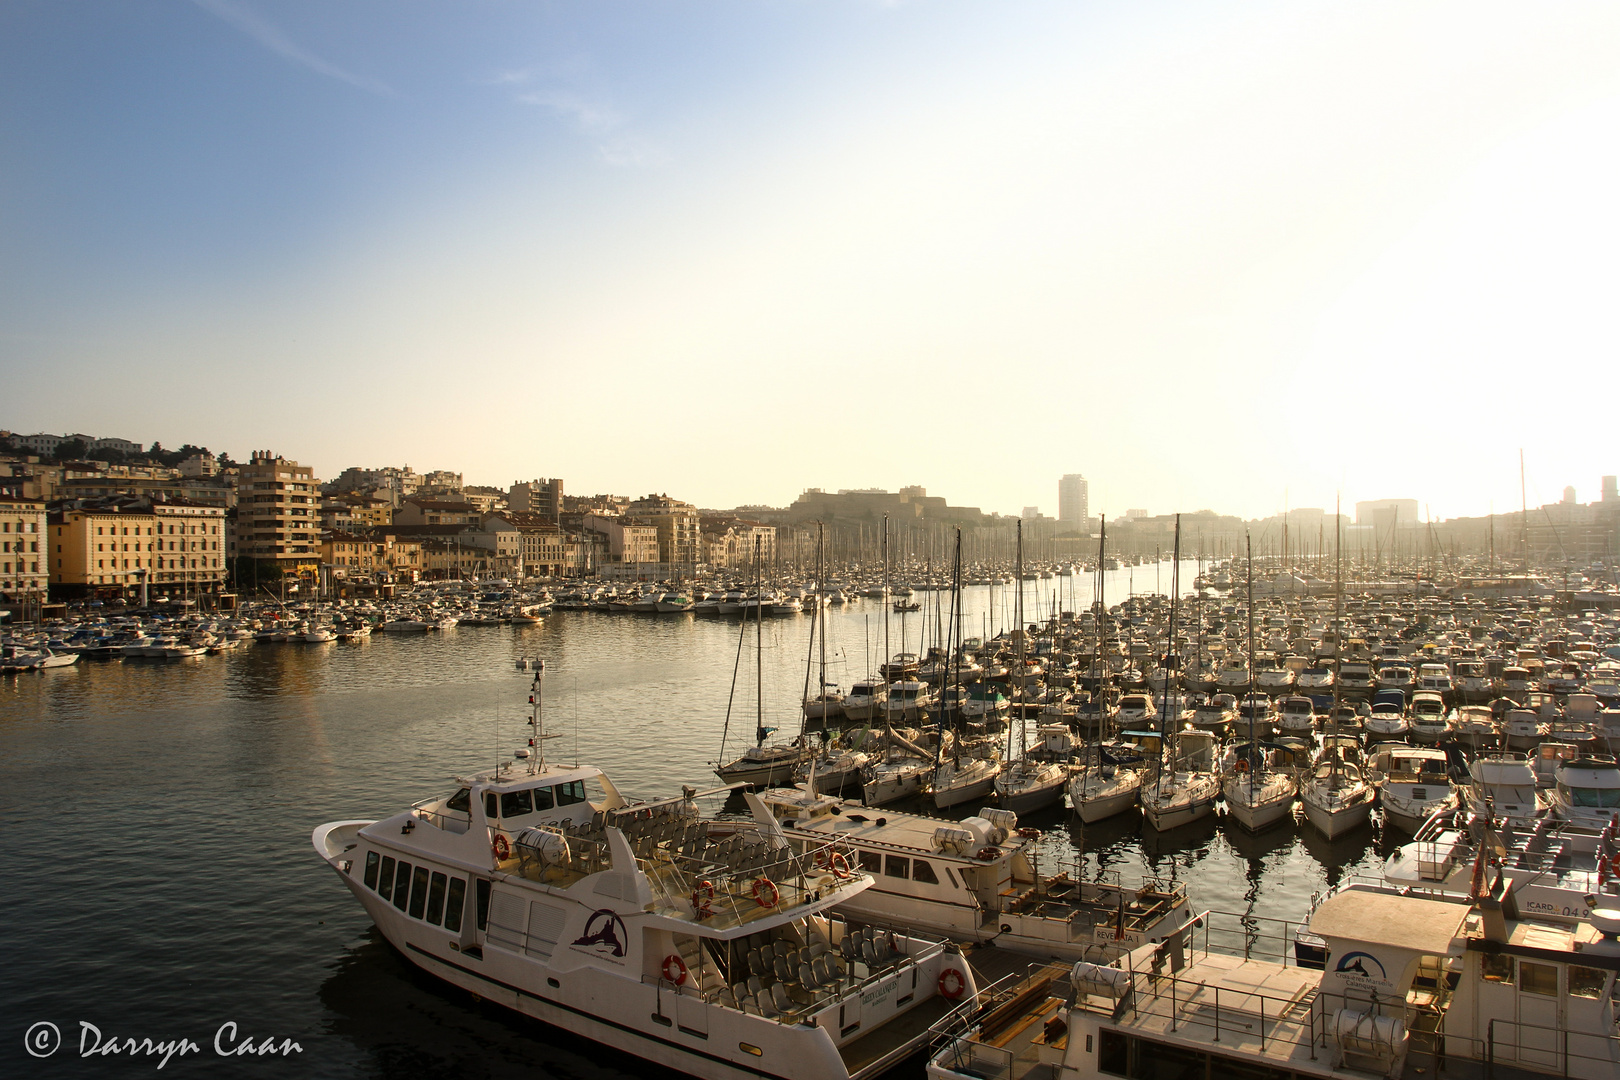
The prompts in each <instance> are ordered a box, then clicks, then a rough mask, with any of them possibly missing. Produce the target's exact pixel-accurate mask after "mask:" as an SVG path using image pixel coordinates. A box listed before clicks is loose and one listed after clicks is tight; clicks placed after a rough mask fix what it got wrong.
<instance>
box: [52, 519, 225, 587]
mask: <svg viewBox="0 0 1620 1080" xmlns="http://www.w3.org/2000/svg"><path fill="white" fill-rule="evenodd" d="M48 528H49V532H50V536H49V543H50V548H51V550H50V553H49V558H50V582H51V585H52V587H53V589H54V590H55V591H56V592H57V593H59V594H60V595H62V596H86V595H100V594H111V593H128V592H132V591H133V590H135V589H138V588H140V587H141V586H142V585H147V586H148V587H155V588H159V589H161V590H162V591H163V592H166V593H173V592H180V593H182V594H184V593H187V592H198V591H201V592H212V591H215V590H217V589H218V588H219V586H220V584H221V583H222V582H223V581H224V580H225V511H224V509H223V508H221V507H217V506H203V505H201V504H199V503H191V502H178V501H176V502H169V503H162V502H159V503H153V502H148V501H146V500H144V499H141V500H135V499H127V498H126V499H109V500H105V501H103V502H97V503H81V504H79V505H76V506H74V505H68V506H64V508H63V509H62V510H60V511H58V512H56V513H53V514H51V515H50V517H49V519H48Z"/></svg>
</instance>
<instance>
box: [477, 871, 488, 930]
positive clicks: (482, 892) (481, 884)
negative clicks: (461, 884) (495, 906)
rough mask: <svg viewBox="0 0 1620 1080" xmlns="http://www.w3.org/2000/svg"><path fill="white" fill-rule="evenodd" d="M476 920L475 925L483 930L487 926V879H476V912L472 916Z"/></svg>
mask: <svg viewBox="0 0 1620 1080" xmlns="http://www.w3.org/2000/svg"><path fill="white" fill-rule="evenodd" d="M474 917H475V919H476V920H477V921H476V923H475V925H476V926H477V927H478V929H480V930H483V929H485V928H486V927H488V926H489V879H488V878H479V879H478V910H477V911H476V912H475V914H474Z"/></svg>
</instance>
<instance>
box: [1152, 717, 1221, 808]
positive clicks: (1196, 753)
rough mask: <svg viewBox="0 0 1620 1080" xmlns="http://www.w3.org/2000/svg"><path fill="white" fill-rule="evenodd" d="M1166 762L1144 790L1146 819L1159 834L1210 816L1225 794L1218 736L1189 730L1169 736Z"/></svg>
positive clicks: (1167, 738) (1166, 746) (1166, 739)
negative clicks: (1218, 760)
mask: <svg viewBox="0 0 1620 1080" xmlns="http://www.w3.org/2000/svg"><path fill="white" fill-rule="evenodd" d="M1164 741H1165V755H1166V756H1165V761H1164V764H1163V765H1162V766H1161V767H1160V769H1159V774H1158V776H1156V777H1155V778H1154V779H1153V781H1152V782H1151V783H1148V784H1144V785H1143V786H1142V791H1141V795H1140V798H1141V802H1142V816H1143V817H1144V818H1145V819H1146V820H1147V823H1148V825H1149V826H1150V827H1152V828H1153V829H1155V830H1156V831H1158V832H1169V831H1170V830H1171V829H1175V828H1179V827H1181V826H1182V825H1189V824H1191V823H1192V822H1194V821H1198V820H1200V819H1202V818H1206V817H1209V816H1210V815H1211V814H1213V813H1214V812H1215V800H1216V799H1217V798H1219V797H1220V794H1221V779H1220V775H1219V774H1218V773H1217V772H1216V771H1215V735H1214V733H1213V732H1209V731H1199V730H1196V729H1188V730H1183V731H1178V732H1175V733H1174V734H1172V735H1166V736H1165V740H1164Z"/></svg>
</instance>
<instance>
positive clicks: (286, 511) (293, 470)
mask: <svg viewBox="0 0 1620 1080" xmlns="http://www.w3.org/2000/svg"><path fill="white" fill-rule="evenodd" d="M317 487H318V482H317V481H316V479H315V470H314V469H312V468H310V467H309V466H307V465H300V464H298V462H296V461H288V460H287V459H286V458H283V457H281V456H280V455H278V454H273V453H271V452H270V451H268V450H255V451H253V459H252V460H251V461H249V462H248V463H247V464H245V465H243V466H241V468H240V471H239V473H238V475H237V481H236V491H237V498H236V554H238V555H251V556H252V557H253V558H255V559H259V560H261V561H263V562H275V563H277V564H278V565H280V567H281V569H282V570H283V571H284V572H287V573H292V574H297V573H300V572H306V571H312V572H317V573H318V572H319V570H320V564H321V547H320V528H321V523H320V520H319V519H320V505H321V500H320V494H319V492H318V491H317V490H316V489H317Z"/></svg>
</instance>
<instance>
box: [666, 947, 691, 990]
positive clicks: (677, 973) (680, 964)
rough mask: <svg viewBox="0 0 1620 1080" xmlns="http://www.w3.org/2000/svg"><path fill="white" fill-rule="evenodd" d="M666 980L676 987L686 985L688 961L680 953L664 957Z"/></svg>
mask: <svg viewBox="0 0 1620 1080" xmlns="http://www.w3.org/2000/svg"><path fill="white" fill-rule="evenodd" d="M664 978H666V979H668V980H669V981H670V982H672V983H674V984H675V985H676V986H684V985H686V961H685V960H682V959H681V957H680V954H679V953H670V954H669V955H668V956H666V957H664Z"/></svg>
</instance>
